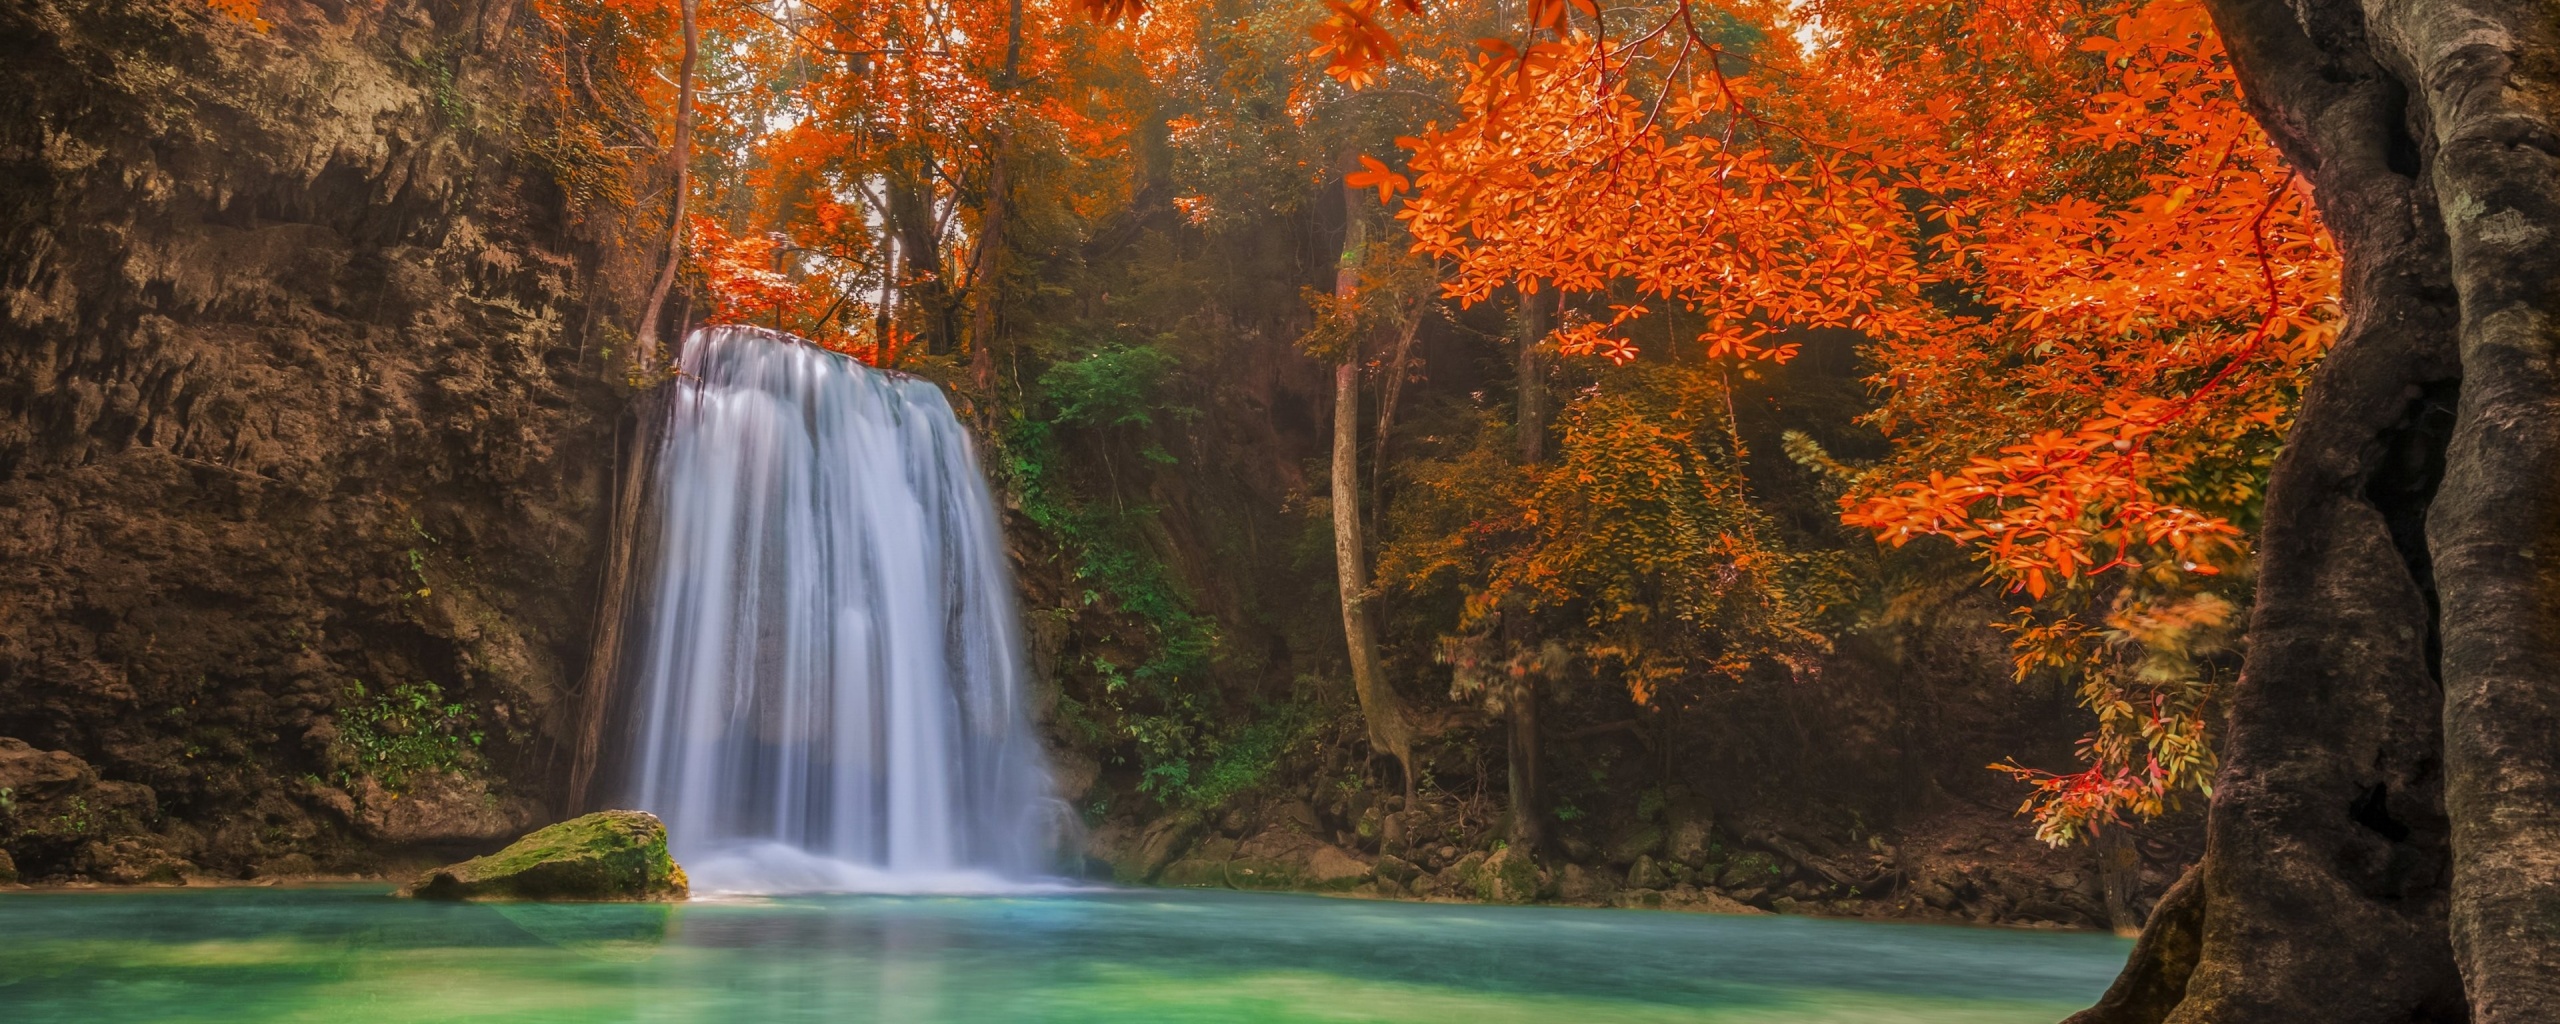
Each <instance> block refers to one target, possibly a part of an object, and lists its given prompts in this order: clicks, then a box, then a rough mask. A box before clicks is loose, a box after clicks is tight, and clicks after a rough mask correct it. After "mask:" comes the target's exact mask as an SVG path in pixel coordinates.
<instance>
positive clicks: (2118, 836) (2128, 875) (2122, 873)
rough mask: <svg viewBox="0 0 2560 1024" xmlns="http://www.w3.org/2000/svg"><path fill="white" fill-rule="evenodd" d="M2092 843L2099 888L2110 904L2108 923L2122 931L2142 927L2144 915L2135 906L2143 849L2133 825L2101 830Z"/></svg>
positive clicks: (2132, 932) (2138, 930)
mask: <svg viewBox="0 0 2560 1024" xmlns="http://www.w3.org/2000/svg"><path fill="white" fill-rule="evenodd" d="M2091 845H2093V846H2095V847H2097V853H2098V891H2099V894H2100V896H2102V897H2103V898H2104V899H2105V900H2106V904H2107V927H2110V928H2113V929H2115V931H2116V934H2118V935H2137V934H2140V933H2141V931H2142V915H2141V913H2139V912H2138V911H2136V910H2135V908H2134V898H2135V893H2134V890H2135V889H2137V888H2139V887H2140V886H2141V885H2142V851H2141V850H2140V849H2138V848H2136V847H2135V846H2134V845H2133V828H2132V827H2131V826H2129V825H2119V826H2116V827H2113V828H2109V829H2107V830H2105V831H2103V832H2100V833H2098V834H2097V835H2096V836H2095V837H2093V839H2092V843H2091Z"/></svg>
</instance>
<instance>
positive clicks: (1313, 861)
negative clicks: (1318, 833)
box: [1226, 829, 1373, 892]
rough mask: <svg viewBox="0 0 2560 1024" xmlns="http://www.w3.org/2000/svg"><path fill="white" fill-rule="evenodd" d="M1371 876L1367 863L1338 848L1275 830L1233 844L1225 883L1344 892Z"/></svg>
mask: <svg viewBox="0 0 2560 1024" xmlns="http://www.w3.org/2000/svg"><path fill="white" fill-rule="evenodd" d="M1371 877H1373V873H1372V872H1371V870H1370V868H1369V865H1368V863H1367V862H1365V861H1362V860H1361V859H1360V858H1359V857H1357V856H1354V855H1352V854H1351V853H1349V852H1347V851H1345V850H1343V849H1342V848H1341V847H1338V846H1335V845H1333V844H1331V843H1328V842H1325V841H1323V840H1320V839H1317V838H1315V837H1313V836H1307V835H1301V834H1298V833H1295V832H1289V831H1284V830H1279V829H1274V830H1270V831H1266V832H1264V833H1262V834H1261V835H1258V836H1255V837H1253V838H1251V839H1248V840H1245V841H1244V842H1243V843H1240V844H1238V845H1237V846H1236V853H1235V857H1234V858H1233V859H1231V860H1229V861H1228V862H1227V870H1226V884H1228V885H1231V886H1234V887H1236V888H1238V889H1297V890H1309V891H1315V892H1348V891H1350V890H1352V889H1355V888H1358V887H1359V886H1360V885H1361V884H1362V883H1365V882H1367V881H1369V879H1370V878H1371Z"/></svg>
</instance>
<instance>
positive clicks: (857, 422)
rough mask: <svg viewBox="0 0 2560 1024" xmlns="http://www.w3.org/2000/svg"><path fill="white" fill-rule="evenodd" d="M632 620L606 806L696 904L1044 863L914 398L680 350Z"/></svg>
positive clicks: (821, 368) (1024, 737)
mask: <svg viewBox="0 0 2560 1024" xmlns="http://www.w3.org/2000/svg"><path fill="white" fill-rule="evenodd" d="M680 364H681V367H682V369H683V371H684V372H683V375H682V377H681V378H680V379H679V380H678V381H677V382H676V383H675V385H674V386H673V394H672V396H671V397H672V401H671V402H670V411H669V415H668V418H667V421H666V434H665V436H664V443H663V446H662V448H661V455H660V457H659V461H658V464H657V469H656V474H655V478H654V500H655V502H656V512H657V523H658V531H657V535H658V542H657V544H656V545H655V551H656V555H655V564H654V568H653V569H650V568H645V567H644V574H643V575H641V576H639V577H638V579H639V580H640V581H641V585H642V586H643V587H644V588H645V589H644V591H643V593H644V594H646V595H647V597H646V600H645V602H644V604H643V605H642V606H641V607H642V611H641V612H640V613H639V616H638V618H637V619H636V620H635V626H636V627H637V630H636V631H637V635H636V636H635V637H634V639H633V643H634V646H633V648H632V652H633V660H632V662H630V666H631V672H632V676H633V686H632V688H631V689H630V690H629V691H628V692H629V695H630V700H631V701H632V702H633V705H632V708H633V714H632V718H633V720H634V729H633V732H632V734H631V737H630V741H631V743H632V746H631V748H630V750H629V751H628V752H627V753H626V755H625V756H624V758H623V759H622V760H623V761H624V762H625V763H626V764H627V765H628V766H629V768H628V773H629V774H628V784H627V786H626V792H627V794H628V795H629V796H630V797H631V798H632V799H633V800H634V801H635V805H636V806H638V807H640V808H642V809H645V810H649V811H653V812H655V813H656V814H658V815H659V816H660V817H661V818H664V819H665V820H666V822H667V825H668V831H669V833H670V835H671V837H672V839H673V841H674V843H675V846H676V851H675V852H676V854H677V858H678V860H679V861H681V862H683V863H684V864H685V865H686V869H687V871H688V872H689V873H691V874H692V876H693V879H694V884H695V886H696V888H697V889H698V890H701V891H707V892H720V891H732V892H775V891H807V890H866V891H955V890H971V889H985V888H996V887H1010V886H1012V885H1018V884H1020V883H1021V882H1023V881H1026V880H1030V879H1034V878H1036V877H1038V876H1039V875H1040V874H1041V873H1042V872H1043V871H1045V870H1046V869H1048V868H1049V867H1050V866H1051V857H1052V855H1053V852H1054V851H1055V850H1056V849H1057V845H1056V844H1057V841H1058V831H1057V828H1058V823H1059V822H1060V821H1061V820H1062V815H1061V813H1060V811H1061V808H1060V805H1059V804H1058V803H1057V801H1056V800H1055V799H1054V798H1053V797H1052V796H1051V793H1050V784H1049V777H1048V771H1047V767H1046V764H1045V758H1044V756H1043V754H1042V752H1041V749H1040V745H1039V741H1038V740H1037V739H1036V738H1035V737H1034V735H1033V734H1032V731H1031V724H1030V715H1029V713H1028V711H1027V709H1026V708H1025V706H1024V670H1023V660H1022V653H1021V651H1022V645H1021V639H1020V634H1019V622H1018V620H1017V614H1016V609H1015V606H1014V600H1013V581H1012V578H1011V574H1010V571H1009V569H1008V567H1007V566H1006V564H1005V557H1006V555H1005V547H1004V542H1003V538H1002V536H1001V535H1000V534H999V533H998V530H997V524H996V516H995V511H994V507H993V504H992V503H991V502H990V500H989V499H988V495H987V487H986V483H985V481H984V480H983V479H982V478H981V477H980V475H979V472H978V467H977V464H976V460H975V459H974V457H973V456H972V454H971V451H970V445H969V439H968V436H967V434H966V433H965V432H964V431H963V430H962V429H961V427H960V424H959V421H958V420H957V419H956V418H954V417H953V416H952V413H951V407H950V405H949V403H947V402H945V401H944V400H943V396H942V392H941V391H940V390H939V389H937V388H935V387H934V386H933V385H932V384H930V383H927V382H925V381H922V380H918V379H915V378H912V377H907V376H904V375H899V374H891V373H884V372H882V371H879V370H874V369H872V368H870V367H867V366H863V365H861V364H860V363H857V362H855V361H853V360H851V359H848V358H845V357H843V356H840V355H836V354H834V353H830V352H826V351H823V350H820V349H818V348H816V347H814V346H811V345H809V344H807V343H805V342H801V341H799V340H797V339H794V338H790V337H787V336H784V335H780V334H775V333H772V332H768V331H761V330H755V329H751V328H734V327H732V328H712V329H708V330H703V331H696V332H694V334H693V335H692V336H691V337H689V338H687V339H686V341H685V348H684V354H683V357H682V359H681V361H680Z"/></svg>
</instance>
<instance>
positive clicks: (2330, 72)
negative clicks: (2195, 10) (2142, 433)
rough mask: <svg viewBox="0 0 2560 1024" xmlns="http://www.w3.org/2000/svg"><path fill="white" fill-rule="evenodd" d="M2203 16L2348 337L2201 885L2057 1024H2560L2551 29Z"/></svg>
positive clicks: (2559, 466)
mask: <svg viewBox="0 0 2560 1024" xmlns="http://www.w3.org/2000/svg"><path fill="white" fill-rule="evenodd" d="M2212 8H2213V14H2214V20H2215V22H2216V23H2217V24H2218V25H2219V26H2220V28H2221V30H2222V32H2223V35H2224V38H2225V40H2226V43H2227V45H2228V47H2229V50H2230V52H2231V55H2232V59H2233V62H2234V64H2235V66H2236V67H2237V68H2238V70H2239V72H2240V75H2241V81H2242V84H2243V86H2244V88H2245V90H2246V91H2247V93H2248V96H2249V101H2250V105H2251V108H2252V111H2253V112H2254V113H2256V114H2257V115H2258V118H2259V120H2260V122H2261V123H2263V124H2264V125H2265V126H2266V128H2267V130H2268V132H2269V133H2270V134H2271V135H2272V136H2273V137H2274V138H2275V140H2276V141H2277V143H2278V145H2280V146H2282V147H2283V148H2284V150H2285V153H2286V156H2287V158H2288V159H2289V160H2291V161H2292V162H2293V164H2294V165H2295V166H2296V167H2297V168H2299V169H2300V170H2301V172H2302V173H2303V174H2304V175H2305V176H2306V177H2308V178H2309V180H2310V181H2311V183H2312V184H2313V186H2314V189H2315V193H2316V195H2317V196H2318V198H2319V203H2320V209H2321V214H2322V217H2323V219H2324V220H2325V221H2326V222H2327V224H2328V227H2329V230H2330V232H2331V234H2332V236H2333V237H2334V238H2335V239H2336V240H2337V243H2338V247H2339V251H2340V255H2341V257H2342V259H2343V260H2344V267H2343V270H2344V277H2345V294H2344V300H2345V308H2346V312H2347V325H2346V329H2345V331H2344V333H2343V334H2342V336H2341V338H2340V340H2339V343H2338V346H2337V348H2336V350H2335V351H2334V352H2333V353H2332V354H2331V355H2330V356H2329V358H2328V360H2327V361H2326V362H2324V363H2323V364H2322V365H2321V367H2320V369H2319V370H2318V372H2317V375H2316V378H2315V380H2314V383H2313V385H2312V387H2311V389H2310V390H2309V391H2308V392H2307V393H2306V394H2305V396H2304V400H2303V404H2302V408H2301V409H2300V411H2299V414H2298V417H2297V419H2296V422H2295V426H2294V429H2293V432H2292V435H2291V436H2290V437H2288V438H2287V441H2286V450H2285V452H2284V454H2283V455H2282V456H2281V457H2280V458H2279V459H2278V461H2277V464H2276V468H2275V471H2274V473H2273V474H2272V475H2271V477H2270V480H2269V488H2268V494H2267V509H2266V526H2265V533H2264V536H2263V538H2262V539H2261V541H2260V545H2259V549H2260V555H2259V565H2260V579H2259V583H2258V603H2257V608H2256V610H2255V612H2254V615H2253V619H2252V624H2251V629H2250V648H2249V653H2248V655H2247V659H2246V661H2245V663H2244V666H2243V669H2242V674H2241V680H2240V683H2239V685H2238V687H2237V688H2236V691H2235V693H2234V699H2233V705H2232V709H2231V726H2230V731H2229V733H2228V740H2227V748H2228V749H2227V756H2226V758H2225V761H2224V767H2223V773H2222V777H2221V780H2220V783H2219V786H2218V788H2217V792H2216V796H2215V801H2214V805H2213V809H2212V813H2211V816H2210V819H2209V827H2208V834H2207V842H2206V853H2205V859H2204V861H2203V863H2201V864H2200V865H2198V867H2197V868H2196V869H2195V870H2194V871H2193V872H2191V873H2190V877H2189V878H2188V879H2187V880H2185V881H2182V882H2181V883H2180V884H2179V886H2178V887H2177V888H2176V889H2173V890H2172V892H2171V895H2170V896H2169V897H2168V898H2167V899H2165V900H2164V901H2163V903H2162V906H2161V907H2160V909H2158V910H2157V911H2155V912H2154V913H2153V915H2152V917H2151V920H2150V922H2149V924H2148V925H2147V926H2146V928H2145V931H2144V935H2143V939H2142V941H2141V942H2140V943H2139V944H2137V947H2136V949H2135V953H2134V960H2133V962H2132V963H2131V964H2130V965H2129V966H2128V967H2127V969H2126V973H2125V975H2124V976H2123V977H2122V978H2120V979H2119V980H2118V982H2117V984H2116V987H2115V988H2114V989H2113V990H2110V991H2109V992H2108V994H2107V997H2106V999H2105V1000H2103V1001H2102V1002H2101V1003H2100V1004H2099V1005H2098V1006H2096V1007H2094V1008H2092V1009H2091V1010H2089V1011H2087V1012H2086V1013H2084V1014H2082V1015H2081V1016H2080V1017H2077V1018H2075V1020H2078V1021H2085V1022H2105V1024H2132V1022H2140V1024H2151V1022H2156V1021H2177V1022H2206V1021H2213V1022H2226V1021H2227V1022H2256V1021H2267V1022H2275V1021H2323V1022H2327V1021H2338V1022H2349V1024H2353V1022H2368V1021H2369V1022H2375V1024H2382V1022H2391V1024H2402V1022H2411V1021H2430V1022H2453V1021H2469V1022H2476V1024H2491V1022H2495V1024H2509V1022H2523V1021H2552V1020H2560V740H2555V737H2560V571H2555V569H2554V568H2551V565H2552V561H2553V559H2554V558H2555V557H2560V485H2555V483H2554V481H2555V480H2556V479H2560V366H2555V363H2554V359H2555V356H2560V351H2556V350H2560V320H2555V317H2560V238H2555V237H2554V235H2555V232H2560V157H2555V153H2556V152H2560V111H2555V109H2554V107H2555V100H2554V96H2555V94H2556V93H2555V89H2556V88H2560V80H2555V78H2554V72H2555V69H2556V68H2560V38H2555V36H2560V4H2554V3H2553V2H2551V0H2531V2H2525V0H2505V2H2495V0H2423V2H2420V0H2362V2H2359V0H2213V2H2212ZM2439 604H2441V608H2439Z"/></svg>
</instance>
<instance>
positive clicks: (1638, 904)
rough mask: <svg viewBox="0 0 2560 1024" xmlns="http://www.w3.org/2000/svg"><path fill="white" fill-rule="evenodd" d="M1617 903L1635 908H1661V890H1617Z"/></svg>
mask: <svg viewBox="0 0 2560 1024" xmlns="http://www.w3.org/2000/svg"><path fill="white" fill-rule="evenodd" d="M1617 902H1618V905H1619V906H1621V907H1626V908H1629V909H1637V910H1660V909H1662V890H1660V889H1623V890H1620V891H1619V892H1618V898H1617Z"/></svg>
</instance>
